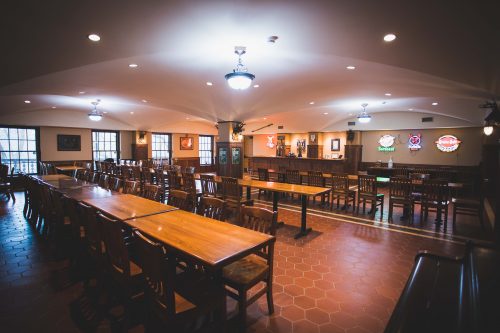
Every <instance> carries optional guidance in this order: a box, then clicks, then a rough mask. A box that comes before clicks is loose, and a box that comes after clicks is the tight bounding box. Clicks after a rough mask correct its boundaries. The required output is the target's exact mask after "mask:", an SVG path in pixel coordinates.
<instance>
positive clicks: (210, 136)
mask: <svg viewBox="0 0 500 333" xmlns="http://www.w3.org/2000/svg"><path fill="white" fill-rule="evenodd" d="M201 138H210V150H207V149H201V146H202V145H201ZM202 151H203V152H207V151H209V152H210V164H202V163H201V152H202ZM198 157H199V159H200V166H213V165H215V163H214V136H213V135H204V134H203V135H202V134H200V135H198Z"/></svg>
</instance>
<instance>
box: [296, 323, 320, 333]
mask: <svg viewBox="0 0 500 333" xmlns="http://www.w3.org/2000/svg"><path fill="white" fill-rule="evenodd" d="M293 333H319V326H318V325H316V324H314V323H311V322H310V321H308V320H300V321H298V322H295V323H293Z"/></svg>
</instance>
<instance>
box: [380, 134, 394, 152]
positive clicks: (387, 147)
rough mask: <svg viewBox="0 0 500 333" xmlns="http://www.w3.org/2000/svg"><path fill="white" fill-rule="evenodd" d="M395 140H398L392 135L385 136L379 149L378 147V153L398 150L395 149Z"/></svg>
mask: <svg viewBox="0 0 500 333" xmlns="http://www.w3.org/2000/svg"><path fill="white" fill-rule="evenodd" d="M394 139H396V137H395V136H392V135H390V134H386V135H383V136H382V137H381V138H380V139H379V140H378V143H379V145H380V146H379V147H377V149H378V151H394V150H395V149H396V148H394Z"/></svg>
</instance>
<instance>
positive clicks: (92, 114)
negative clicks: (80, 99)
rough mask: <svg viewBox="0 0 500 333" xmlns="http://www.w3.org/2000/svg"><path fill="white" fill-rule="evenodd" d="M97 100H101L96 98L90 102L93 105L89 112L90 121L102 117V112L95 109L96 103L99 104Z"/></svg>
mask: <svg viewBox="0 0 500 333" xmlns="http://www.w3.org/2000/svg"><path fill="white" fill-rule="evenodd" d="M99 102H101V100H100V99H97V100H95V101H93V102H91V103H90V104H92V105H93V106H94V110H92V112H90V113H89V119H90V120H92V121H99V120H101V119H102V113H101V112H99V111H97V105H99Z"/></svg>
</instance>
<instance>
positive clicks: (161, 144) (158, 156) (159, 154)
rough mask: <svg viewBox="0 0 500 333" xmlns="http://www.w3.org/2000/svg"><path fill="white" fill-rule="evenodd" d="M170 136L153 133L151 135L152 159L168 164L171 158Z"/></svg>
mask: <svg viewBox="0 0 500 333" xmlns="http://www.w3.org/2000/svg"><path fill="white" fill-rule="evenodd" d="M171 139H172V136H171V134H164V133H153V134H152V140H151V141H152V142H151V144H152V150H153V159H155V160H166V161H168V163H169V164H170V157H171V156H172V144H171V143H172V140H171Z"/></svg>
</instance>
